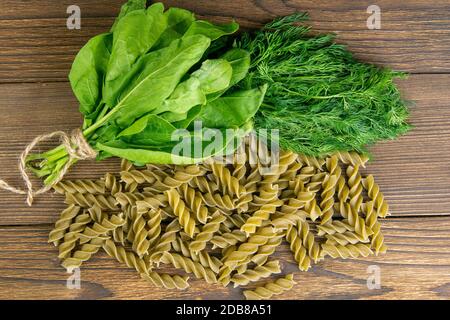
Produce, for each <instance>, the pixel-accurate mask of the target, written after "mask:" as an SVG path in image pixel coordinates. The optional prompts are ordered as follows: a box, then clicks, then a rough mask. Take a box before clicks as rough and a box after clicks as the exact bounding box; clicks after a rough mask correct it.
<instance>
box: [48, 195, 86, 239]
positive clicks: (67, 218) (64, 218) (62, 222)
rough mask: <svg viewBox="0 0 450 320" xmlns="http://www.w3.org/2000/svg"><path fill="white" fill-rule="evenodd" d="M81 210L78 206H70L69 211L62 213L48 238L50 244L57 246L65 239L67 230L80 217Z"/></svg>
mask: <svg viewBox="0 0 450 320" xmlns="http://www.w3.org/2000/svg"><path fill="white" fill-rule="evenodd" d="M80 210H81V208H80V207H78V206H76V205H73V204H72V205H70V206H69V207H68V208H67V209H65V210H63V212H61V215H60V216H59V219H58V221H56V223H55V227H54V228H53V230H52V231H50V234H49V236H48V242H49V243H50V242H51V243H53V244H54V245H55V246H57V245H58V244H59V242H60V240H61V239H63V238H64V235H65V234H66V232H67V230H68V229H69V228H70V225H71V224H72V220H73V219H74V218H75V217H76V216H77V215H78V213H79V212H80Z"/></svg>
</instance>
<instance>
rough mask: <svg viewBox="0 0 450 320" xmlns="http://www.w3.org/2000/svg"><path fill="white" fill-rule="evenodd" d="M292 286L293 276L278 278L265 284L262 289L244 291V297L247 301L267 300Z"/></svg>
mask: <svg viewBox="0 0 450 320" xmlns="http://www.w3.org/2000/svg"><path fill="white" fill-rule="evenodd" d="M294 284H295V282H294V275H293V274H289V275H287V276H286V277H284V278H279V279H277V280H275V281H274V282H269V283H267V284H265V285H264V287H259V288H256V289H255V290H245V291H244V296H245V298H246V299H247V300H267V299H270V298H272V297H273V296H274V295H278V294H281V293H283V292H284V291H287V290H290V289H292V287H293V286H294Z"/></svg>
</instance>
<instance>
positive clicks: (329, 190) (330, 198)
mask: <svg viewBox="0 0 450 320" xmlns="http://www.w3.org/2000/svg"><path fill="white" fill-rule="evenodd" d="M336 183H337V176H335V175H328V176H327V177H326V178H325V180H324V181H323V190H322V194H321V198H322V201H321V202H320V208H321V209H322V215H321V216H320V224H326V223H328V222H330V221H331V219H332V217H333V214H334V194H335V192H336Z"/></svg>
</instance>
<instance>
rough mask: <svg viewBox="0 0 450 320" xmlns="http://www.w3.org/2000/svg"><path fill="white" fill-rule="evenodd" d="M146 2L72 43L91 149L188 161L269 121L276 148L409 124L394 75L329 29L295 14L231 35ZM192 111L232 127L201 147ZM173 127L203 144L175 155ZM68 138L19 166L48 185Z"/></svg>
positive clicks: (349, 141) (341, 143)
mask: <svg viewBox="0 0 450 320" xmlns="http://www.w3.org/2000/svg"><path fill="white" fill-rule="evenodd" d="M145 3H146V1H142V0H130V1H129V2H128V3H126V4H125V5H124V6H123V7H122V10H121V12H120V14H119V16H118V18H117V19H116V21H115V23H114V25H113V27H112V29H111V31H110V32H108V33H104V34H100V35H98V36H96V37H94V38H92V39H91V40H90V41H89V42H88V43H87V44H86V45H85V46H84V47H83V48H82V49H81V50H80V52H79V53H78V55H77V57H76V59H75V61H74V63H73V66H72V70H71V72H70V75H69V79H70V82H71V85H72V89H73V91H74V93H75V95H76V97H77V98H78V100H79V102H80V112H81V113H82V114H83V115H84V123H83V127H82V129H83V136H84V137H85V139H86V141H87V143H88V144H89V146H91V147H92V148H93V149H94V150H95V152H96V153H97V159H98V160H102V159H105V158H108V157H111V156H118V157H121V158H124V159H127V160H129V161H132V162H134V163H137V164H147V163H155V164H168V163H174V164H189V163H197V162H201V161H203V160H204V159H205V158H207V157H210V156H214V155H216V154H219V153H222V154H223V151H224V150H227V152H230V151H231V152H232V151H233V150H234V149H235V148H236V147H237V145H238V144H239V141H240V139H241V138H242V137H243V136H244V135H246V134H247V133H248V132H249V131H250V130H251V129H253V128H254V129H278V130H279V141H277V142H279V144H280V146H281V148H282V149H285V150H291V151H294V152H297V153H302V154H306V155H310V156H322V155H325V154H330V153H333V152H337V151H351V150H355V151H359V152H364V151H365V146H366V145H368V144H372V143H375V142H377V141H379V140H383V139H392V138H395V137H397V136H398V135H399V134H402V133H405V132H406V131H407V130H408V128H409V126H408V124H407V123H406V119H407V117H408V110H407V108H406V107H405V104H404V102H403V101H402V99H401V97H400V94H399V91H398V89H397V88H396V86H395V84H394V83H393V80H394V79H395V78H396V77H401V76H403V75H402V74H401V73H397V72H393V71H391V70H388V69H381V68H378V67H376V66H373V65H369V64H364V63H361V62H358V61H356V60H355V59H354V58H353V57H352V54H351V53H350V52H349V51H347V50H346V49H345V47H344V46H342V45H339V44H336V43H334V37H333V36H332V35H319V36H311V35H310V34H309V28H308V27H305V26H302V25H301V23H302V22H304V20H305V19H306V18H307V16H306V15H305V14H294V15H291V16H288V17H284V18H280V19H276V20H275V21H273V22H272V23H270V24H268V25H267V26H265V27H264V28H263V29H261V30H259V31H256V32H253V33H246V34H243V35H238V36H236V35H234V34H235V32H236V31H237V30H238V29H239V26H238V24H237V23H235V22H232V23H230V24H227V25H220V26H219V25H214V24H212V23H210V22H207V21H204V20H197V19H196V18H195V16H194V14H193V13H192V12H189V11H187V10H183V9H179V8H170V9H168V10H167V11H165V10H164V7H163V5H162V4H161V3H156V4H153V5H152V6H150V7H148V8H146V4H145ZM299 23H300V24H299ZM197 120H201V121H202V125H203V127H204V128H202V132H205V131H206V130H209V129H211V128H212V129H214V130H218V131H220V132H222V133H224V132H225V131H227V130H229V129H234V130H235V131H233V132H234V133H233V134H232V135H231V137H230V136H229V135H227V136H226V137H227V139H222V140H223V141H221V140H218V141H216V142H215V145H214V147H213V148H211V147H210V146H208V144H207V143H205V141H203V139H202V138H203V135H202V134H200V135H199V134H198V133H197V132H196V130H194V122H195V121H197ZM177 129H182V130H184V131H182V132H183V133H182V134H181V136H180V137H178V138H179V139H182V140H183V141H184V140H187V141H190V142H192V145H194V144H195V143H197V144H200V146H201V148H202V149H203V150H202V151H205V150H206V149H208V153H206V154H205V153H203V152H202V153H201V155H202V156H201V157H199V156H197V154H191V155H188V156H186V155H184V156H174V155H173V154H172V153H173V152H172V151H173V149H174V146H175V145H176V144H177V143H178V142H179V140H178V141H175V140H176V139H175V140H174V139H173V133H174V132H175V131H176V130H177ZM236 129H239V130H236ZM263 132H264V131H263ZM266 132H267V131H266ZM265 138H266V139H270V137H265ZM66 149H67V148H66V147H64V145H62V146H59V147H57V148H55V149H54V150H51V151H48V152H46V153H43V154H32V155H30V156H28V158H27V165H28V167H29V168H30V169H31V170H32V171H33V172H34V173H35V174H36V175H37V176H39V177H45V180H44V183H45V184H46V185H47V186H50V185H53V184H54V183H55V182H57V181H58V180H59V179H60V178H61V172H63V171H64V170H66V167H67V164H68V163H69V164H73V163H75V162H76V161H77V160H76V159H75V160H74V159H73V158H71V157H70V156H69V155H68V152H67V150H66ZM194 149H195V148H194ZM71 162H72V163H71Z"/></svg>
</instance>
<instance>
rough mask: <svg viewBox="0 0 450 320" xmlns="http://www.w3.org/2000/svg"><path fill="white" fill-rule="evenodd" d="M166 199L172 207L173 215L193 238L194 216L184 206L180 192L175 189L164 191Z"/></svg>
mask: <svg viewBox="0 0 450 320" xmlns="http://www.w3.org/2000/svg"><path fill="white" fill-rule="evenodd" d="M166 195H167V201H168V202H169V205H170V206H171V207H172V209H173V211H174V213H175V215H176V216H177V218H178V221H179V222H180V225H181V226H182V227H183V229H184V231H185V232H186V233H187V234H188V235H189V237H191V238H193V237H194V233H195V218H194V216H193V215H192V213H191V212H190V211H189V209H188V208H187V207H186V204H185V202H184V201H183V200H182V199H181V197H180V194H179V193H178V191H177V190H176V189H170V190H168V191H166Z"/></svg>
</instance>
